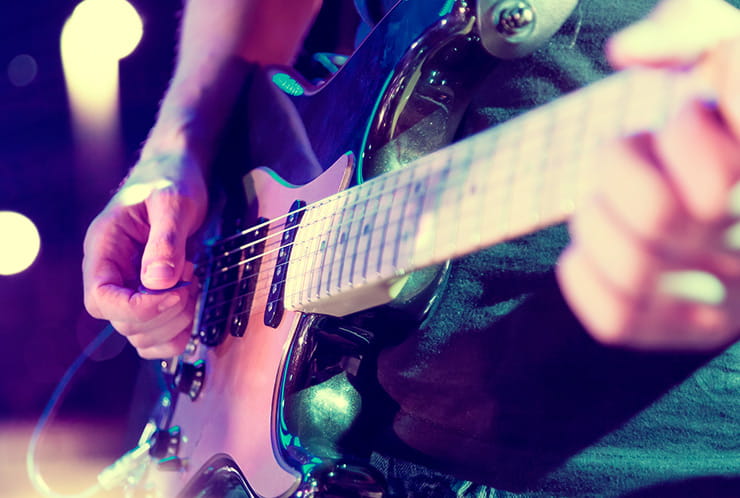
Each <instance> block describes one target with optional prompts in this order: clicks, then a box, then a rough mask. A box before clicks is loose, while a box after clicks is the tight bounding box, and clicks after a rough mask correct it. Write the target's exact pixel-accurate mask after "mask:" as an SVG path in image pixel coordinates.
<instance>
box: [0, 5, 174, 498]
mask: <svg viewBox="0 0 740 498" xmlns="http://www.w3.org/2000/svg"><path fill="white" fill-rule="evenodd" d="M78 3H79V1H78V0H55V1H53V2H50V1H48V0H46V1H42V0H27V1H23V2H12V3H5V4H4V5H3V7H4V9H3V11H4V12H3V13H2V15H1V16H0V210H12V211H17V212H20V213H22V214H24V215H26V216H28V217H29V218H30V219H31V220H32V221H33V222H34V223H35V224H36V226H37V227H38V229H39V232H40V235H41V252H40V254H39V256H38V258H37V260H36V261H35V263H34V264H33V265H32V266H31V267H30V268H29V269H28V270H26V271H25V272H23V273H20V274H18V275H14V276H0V351H1V352H2V356H1V357H0V358H1V359H2V363H1V364H2V367H3V368H2V374H1V375H0V455H2V456H0V469H2V470H0V496H10V497H25V496H37V495H36V494H35V493H33V492H32V491H31V489H30V486H29V484H28V479H27V477H26V476H25V468H24V466H23V459H24V457H25V450H26V446H27V444H28V441H29V436H30V434H31V430H32V428H33V425H34V424H35V423H36V420H37V419H38V418H39V416H40V414H41V413H42V410H43V407H44V405H45V404H46V402H47V400H48V399H49V398H50V396H51V394H52V392H53V390H54V388H55V387H56V385H57V383H58V382H59V381H60V380H61V378H62V375H63V374H64V372H65V370H66V369H67V368H68V367H69V365H70V364H71V363H72V362H73V361H74V359H75V358H76V357H77V356H78V355H79V354H80V352H81V351H82V349H83V348H84V347H85V345H87V344H88V343H89V342H90V340H91V339H92V338H94V337H95V336H96V335H97V334H99V333H100V331H101V330H102V329H103V327H104V326H105V323H104V322H102V321H98V320H94V319H92V318H91V317H90V316H89V315H88V314H87V313H86V312H85V310H84V307H83V299H82V282H81V275H80V263H81V259H82V239H83V237H84V232H85V229H86V227H87V225H88V223H89V222H90V220H92V218H93V217H94V216H95V214H96V213H97V212H98V211H99V210H100V209H101V208H102V206H103V203H104V202H105V199H106V198H107V197H108V196H109V195H110V192H111V190H112V189H114V188H115V187H116V185H117V184H118V182H119V181H120V179H121V177H122V176H123V175H124V174H125V171H126V169H127V168H128V167H130V166H131V165H132V164H133V162H134V160H135V158H136V151H137V149H138V144H140V143H141V141H142V140H144V138H145V137H146V133H147V131H148V128H149V127H150V126H151V123H152V121H153V119H154V116H155V112H156V106H157V102H158V100H159V98H160V96H161V94H162V92H163V91H164V89H165V87H166V85H167V82H168V79H169V75H170V73H171V69H172V63H173V60H174V47H175V43H174V40H175V38H176V32H177V24H178V15H179V14H178V13H179V10H180V8H181V0H131V2H130V3H131V4H132V5H133V6H134V7H135V8H136V9H137V11H138V12H139V14H140V16H141V17H142V20H143V23H144V35H143V38H142V40H141V42H140V44H139V46H138V47H137V49H136V50H135V52H134V53H133V54H132V55H130V56H129V57H128V58H126V59H124V60H123V61H121V66H120V75H121V76H120V79H121V81H120V86H121V116H120V119H121V123H122V132H123V142H124V147H123V150H122V151H121V153H120V154H119V155H120V157H116V158H115V160H114V161H112V162H111V163H110V164H100V163H97V164H92V166H93V167H94V168H95V169H96V170H97V171H98V173H99V174H98V175H96V176H97V178H98V179H97V180H95V181H92V180H91V178H90V175H89V173H86V172H85V170H84V169H83V167H82V166H81V161H80V157H79V156H78V153H77V151H76V148H75V142H74V137H73V134H72V131H71V123H70V114H69V109H68V102H67V96H66V88H65V84H64V76H63V73H62V64H61V57H60V50H59V39H60V34H61V31H62V27H63V26H64V22H65V21H66V19H67V18H68V17H69V15H70V14H71V13H72V11H73V9H74V8H75V6H76V5H77V4H78ZM19 55H27V56H30V57H32V58H33V59H34V60H35V62H36V65H37V74H36V77H35V78H34V79H33V80H32V81H30V82H29V83H28V84H27V85H24V86H16V85H14V84H13V83H12V81H11V78H10V74H9V69H10V65H11V61H12V60H13V59H14V58H15V57H17V56H19ZM5 237H9V234H6V233H0V238H5ZM6 240H7V239H6ZM139 365H140V361H139V360H138V359H137V357H136V355H135V353H134V352H133V350H132V349H131V348H130V347H128V346H126V345H125V343H124V342H123V341H121V340H120V339H118V338H115V339H114V340H111V341H109V342H108V343H107V344H106V345H105V347H104V348H102V349H101V350H100V351H99V352H97V353H96V354H95V355H94V357H93V359H91V360H89V361H87V362H86V363H85V364H84V366H83V368H82V369H81V370H80V372H79V373H78V375H76V376H75V377H74V378H73V379H72V382H71V384H70V388H69V390H68V393H67V394H66V395H65V396H64V398H63V400H62V401H63V402H62V404H61V409H60V412H59V416H58V417H57V419H55V420H54V421H53V422H52V423H51V425H50V426H49V429H48V430H47V431H45V437H44V438H43V439H42V440H41V444H40V446H39V458H38V460H39V463H40V465H41V469H42V473H43V474H44V476H45V478H47V480H48V482H49V484H50V485H52V487H53V488H54V490H55V491H62V492H75V491H80V490H82V489H83V487H87V486H89V485H90V484H92V482H94V481H93V480H94V478H95V474H96V473H97V472H98V471H99V470H100V469H101V468H102V467H103V466H105V465H107V464H109V463H112V461H113V458H114V457H115V456H116V455H118V454H120V453H121V452H122V451H123V450H124V449H125V448H126V447H127V446H128V445H129V444H130V441H131V438H132V433H133V432H134V431H135V430H136V429H133V428H132V427H133V426H135V425H136V424H132V422H131V418H132V414H131V411H130V409H129V407H130V406H131V399H132V394H133V392H134V386H135V383H136V381H137V378H138V373H137V372H138V370H139Z"/></svg>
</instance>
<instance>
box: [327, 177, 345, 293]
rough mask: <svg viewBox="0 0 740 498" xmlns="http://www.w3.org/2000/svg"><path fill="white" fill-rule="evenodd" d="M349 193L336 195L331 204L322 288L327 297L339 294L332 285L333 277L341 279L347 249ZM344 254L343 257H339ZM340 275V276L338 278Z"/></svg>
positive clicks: (336, 287) (336, 288)
mask: <svg viewBox="0 0 740 498" xmlns="http://www.w3.org/2000/svg"><path fill="white" fill-rule="evenodd" d="M348 198H349V192H348V191H345V192H341V193H340V194H339V195H336V196H335V197H334V198H333V200H332V202H331V203H330V205H331V208H332V214H331V216H330V224H329V227H330V228H329V238H328V240H327V249H326V251H325V254H324V258H325V259H324V261H325V262H324V266H325V271H326V273H325V276H324V277H323V278H322V288H323V289H324V291H325V292H326V294H327V295H331V294H335V293H337V292H338V287H339V285H338V283H337V285H333V284H332V277H334V278H335V279H337V282H338V279H339V278H340V277H341V266H342V264H343V259H344V257H343V256H344V252H343V251H344V249H346V244H345V242H346V233H345V230H346V225H347V223H348V222H349V220H348V218H347V202H348ZM338 252H339V253H342V255H341V256H340V255H338ZM338 275H339V276H338Z"/></svg>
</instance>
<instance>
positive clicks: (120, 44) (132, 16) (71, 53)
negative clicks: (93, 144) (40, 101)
mask: <svg viewBox="0 0 740 498" xmlns="http://www.w3.org/2000/svg"><path fill="white" fill-rule="evenodd" d="M142 33H143V24H142V22H141V17H139V14H138V13H137V12H136V9H134V7H133V6H132V5H131V4H130V3H128V2H126V1H125V0H85V1H83V2H82V3H80V4H79V5H78V6H77V7H76V8H75V10H74V11H73V12H72V15H71V16H70V17H69V19H68V20H67V22H66V23H65V25H64V28H63V29H62V35H61V40H60V44H61V53H62V64H63V66H64V76H65V79H66V82H67V89H68V92H69V98H70V103H71V105H72V111H73V114H74V116H75V121H76V122H77V128H78V132H79V133H81V134H83V135H88V136H91V137H94V138H95V140H98V141H105V140H109V139H110V138H109V137H107V135H111V133H113V130H114V128H115V126H116V124H115V120H116V119H117V117H116V115H117V109H118V62H119V60H120V59H121V58H123V57H125V56H127V55H128V54H130V53H131V52H132V51H133V50H134V49H135V48H136V46H137V45H138V43H139V41H140V40H141V37H142Z"/></svg>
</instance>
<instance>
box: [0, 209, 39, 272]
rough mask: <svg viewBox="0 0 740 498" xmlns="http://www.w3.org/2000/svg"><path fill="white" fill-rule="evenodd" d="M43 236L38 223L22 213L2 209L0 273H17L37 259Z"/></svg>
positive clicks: (0, 212)
mask: <svg viewBox="0 0 740 498" xmlns="http://www.w3.org/2000/svg"><path fill="white" fill-rule="evenodd" d="M40 248H41V237H39V231H38V230H37V229H36V225H34V224H33V222H32V221H31V220H29V219H28V218H27V217H25V216H23V215H22V214H20V213H16V212H13V211H0V275H15V274H16V273H20V272H22V271H24V270H25V269H26V268H28V267H29V266H31V264H32V263H33V262H34V261H35V260H36V256H38V253H39V249H40Z"/></svg>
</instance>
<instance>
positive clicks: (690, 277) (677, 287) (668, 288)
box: [658, 270, 727, 305]
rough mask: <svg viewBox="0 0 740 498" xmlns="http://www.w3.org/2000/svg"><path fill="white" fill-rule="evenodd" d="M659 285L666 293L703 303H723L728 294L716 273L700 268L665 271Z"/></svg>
mask: <svg viewBox="0 0 740 498" xmlns="http://www.w3.org/2000/svg"><path fill="white" fill-rule="evenodd" d="M658 285H659V289H660V290H661V292H663V293H665V294H668V295H670V296H673V297H677V298H680V299H684V300H686V301H693V302H695V303H701V304H710V305H717V304H721V303H722V302H723V301H724V300H725V296H726V294H727V291H726V289H725V286H724V284H723V283H722V282H721V281H720V280H719V279H718V278H717V277H716V276H715V275H712V274H711V273H708V272H705V271H699V270H685V271H673V272H667V273H664V274H663V275H661V277H660V281H659V282H658Z"/></svg>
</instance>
